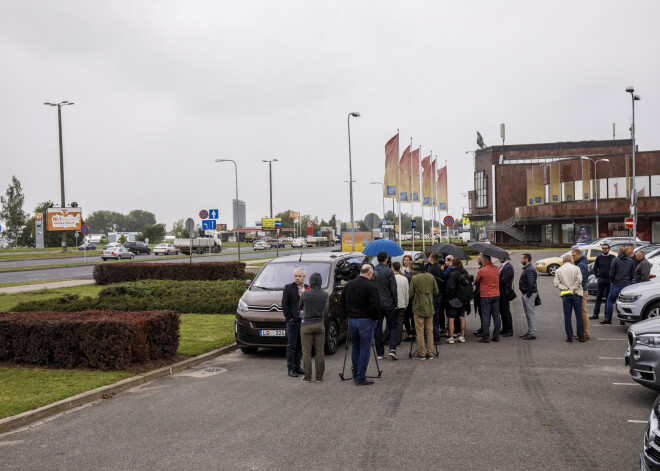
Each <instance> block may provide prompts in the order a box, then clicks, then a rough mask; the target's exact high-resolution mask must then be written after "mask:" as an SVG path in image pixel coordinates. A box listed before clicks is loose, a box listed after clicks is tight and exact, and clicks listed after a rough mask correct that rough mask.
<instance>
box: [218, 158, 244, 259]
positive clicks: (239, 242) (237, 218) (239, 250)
mask: <svg viewBox="0 0 660 471" xmlns="http://www.w3.org/2000/svg"><path fill="white" fill-rule="evenodd" d="M215 161H216V162H231V163H233V164H234V173H235V174H236V222H237V223H238V220H240V218H239V215H238V165H236V162H234V161H233V160H232V159H215ZM235 226H236V227H235V228H234V229H236V246H237V247H238V261H239V262H240V261H241V236H240V233H239V232H238V226H239V224H235Z"/></svg>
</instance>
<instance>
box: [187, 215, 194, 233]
mask: <svg viewBox="0 0 660 471" xmlns="http://www.w3.org/2000/svg"><path fill="white" fill-rule="evenodd" d="M193 229H195V221H194V220H193V218H188V219H186V230H187V231H188V232H190V233H192V231H193ZM191 235H192V234H191Z"/></svg>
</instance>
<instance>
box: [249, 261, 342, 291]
mask: <svg viewBox="0 0 660 471" xmlns="http://www.w3.org/2000/svg"><path fill="white" fill-rule="evenodd" d="M295 268H302V269H304V270H305V283H307V284H309V277H310V276H311V275H312V273H319V274H320V275H321V278H322V282H321V288H323V289H325V288H326V287H327V286H328V280H329V279H330V264H329V263H325V262H304V261H303V262H287V263H269V264H268V265H266V266H265V267H264V268H263V269H262V270H261V271H260V272H259V275H257V277H256V278H255V279H254V282H253V283H252V286H251V287H250V290H266V289H267V290H283V289H284V285H288V284H289V283H293V270H294V269H295Z"/></svg>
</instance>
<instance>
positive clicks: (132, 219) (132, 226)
mask: <svg viewBox="0 0 660 471" xmlns="http://www.w3.org/2000/svg"><path fill="white" fill-rule="evenodd" d="M155 224H156V215H155V214H154V213H152V212H150V211H144V210H142V209H134V210H133V211H131V212H130V213H128V215H127V216H126V226H127V228H126V229H124V230H125V231H127V232H137V231H140V230H142V228H143V227H144V226H153V225H155Z"/></svg>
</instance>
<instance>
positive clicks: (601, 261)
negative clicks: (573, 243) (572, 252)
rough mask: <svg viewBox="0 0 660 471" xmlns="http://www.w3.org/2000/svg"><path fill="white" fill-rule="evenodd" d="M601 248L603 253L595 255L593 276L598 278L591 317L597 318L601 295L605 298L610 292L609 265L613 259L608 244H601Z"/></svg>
mask: <svg viewBox="0 0 660 471" xmlns="http://www.w3.org/2000/svg"><path fill="white" fill-rule="evenodd" d="M601 249H602V250H603V253H602V254H601V255H599V256H598V257H596V261H595V262H594V276H595V277H596V279H597V280H598V292H597V293H596V305H595V306H594V315H593V316H591V319H598V316H599V315H600V304H601V301H602V299H603V296H604V297H605V299H607V297H608V296H609V294H610V265H611V264H612V260H614V255H612V254H611V253H610V246H609V245H608V244H603V245H602V246H601Z"/></svg>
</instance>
